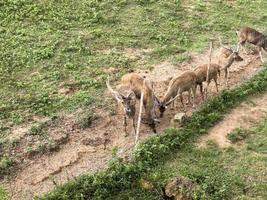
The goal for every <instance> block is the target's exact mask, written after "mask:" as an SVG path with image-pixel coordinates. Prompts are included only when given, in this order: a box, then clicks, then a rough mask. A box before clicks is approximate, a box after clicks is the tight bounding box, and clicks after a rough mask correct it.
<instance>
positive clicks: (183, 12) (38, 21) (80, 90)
mask: <svg viewBox="0 0 267 200" xmlns="http://www.w3.org/2000/svg"><path fill="white" fill-rule="evenodd" d="M0 4H1V8H0V24H1V28H0V32H1V36H2V37H1V39H0V40H1V45H0V111H1V112H0V119H1V124H0V126H1V129H4V128H10V127H11V126H13V125H14V124H21V123H27V122H28V121H31V120H33V116H34V115H39V116H51V115H54V114H57V113H59V112H61V111H73V110H75V109H76V108H79V107H90V106H91V105H92V104H94V105H99V104H101V103H95V102H99V101H98V100H99V99H100V98H102V92H103V89H104V88H105V85H104V81H103V80H105V79H106V77H107V74H106V73H105V72H104V69H105V68H108V67H116V68H118V69H120V74H123V73H125V72H127V71H128V70H130V69H132V68H136V67H138V64H137V60H135V59H132V58H129V57H127V55H126V54H125V52H124V49H125V48H129V47H131V48H138V49H146V48H149V49H152V52H149V53H145V61H146V62H145V65H146V66H147V67H149V65H150V64H152V63H157V62H160V61H162V60H165V59H171V60H172V62H174V63H179V62H182V61H184V60H187V59H188V58H187V57H186V56H185V55H183V53H184V52H185V51H188V50H200V49H202V48H203V47H205V46H207V44H208V41H209V39H210V38H213V39H217V36H221V37H222V38H223V39H224V40H226V41H232V42H235V41H236V37H235V35H234V34H235V33H234V30H235V29H236V28H238V27H240V26H241V25H244V24H247V25H253V27H257V28H261V29H262V28H263V27H264V26H266V25H267V22H266V20H264V19H265V18H266V13H265V11H266V9H267V3H266V1H264V0H257V1H254V2H253V4H251V3H250V2H249V1H234V2H233V1H231V2H226V1H216V2H206V3H205V2H202V1H179V0H171V1H166V0H161V1H153V0H149V1H141V0H134V1H128V0H108V1H100V0H90V1H87V0H86V1H85V0H80V1H73V0H70V1H67V2H65V1H52V0H49V1H34V0H29V1H26V0H16V1H15V0H7V1H3V2H1V3H0ZM244 10H246V12H244ZM255 13H257V15H256V14H255ZM66 86H71V87H74V88H75V93H73V94H72V95H63V94H60V93H59V92H58V91H59V89H60V88H61V87H66Z"/></svg>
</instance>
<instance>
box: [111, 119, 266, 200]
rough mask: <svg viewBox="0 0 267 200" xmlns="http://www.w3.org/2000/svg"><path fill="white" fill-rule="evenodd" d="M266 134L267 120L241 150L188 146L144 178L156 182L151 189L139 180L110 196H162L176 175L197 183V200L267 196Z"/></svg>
mask: <svg viewBox="0 0 267 200" xmlns="http://www.w3.org/2000/svg"><path fill="white" fill-rule="evenodd" d="M238 132H240V131H238ZM266 133H267V119H265V121H263V122H262V123H261V124H259V125H257V127H255V128H253V129H251V135H250V136H248V137H247V138H246V139H245V140H244V144H243V145H242V146H241V148H240V149H234V148H232V147H229V148H227V149H225V150H221V149H220V148H218V147H217V146H215V145H213V144H211V145H209V146H208V147H207V148H202V149H199V148H196V147H194V146H188V147H187V148H185V149H182V150H181V151H179V152H178V153H176V154H174V155H170V156H168V158H167V159H166V160H165V161H166V162H164V163H161V164H160V165H159V166H157V167H156V168H155V169H153V170H152V172H150V173H148V174H146V175H144V176H143V177H142V179H144V180H147V182H149V183H150V184H152V185H153V187H152V188H151V189H145V188H142V186H141V185H140V184H139V183H137V184H136V186H134V187H132V188H131V189H129V190H125V191H122V192H119V194H118V195H115V196H113V197H111V198H110V199H128V198H129V197H134V199H149V200H150V199H151V200H152V199H155V200H156V199H159V198H160V197H162V196H163V192H162V188H164V186H165V185H166V183H168V181H169V180H170V179H171V178H172V177H174V176H184V177H187V178H188V179H190V180H191V181H192V182H193V183H194V184H195V189H194V195H193V197H194V199H218V200H220V199H233V198H234V199H266V197H267V185H266V181H267V175H266V169H267V162H266V151H267V143H266V140H267V137H266ZM252 147H253V148H252Z"/></svg>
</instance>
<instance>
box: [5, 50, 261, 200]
mask: <svg viewBox="0 0 267 200" xmlns="http://www.w3.org/2000/svg"><path fill="white" fill-rule="evenodd" d="M127 51H130V50H129V49H128V50H127ZM134 52H135V50H134V49H132V50H131V51H130V53H131V54H133V55H134ZM138 53H140V51H138ZM207 55H208V52H204V53H203V54H191V55H190V56H191V59H190V61H189V62H188V63H182V64H179V65H172V64H170V63H169V62H167V61H166V62H163V63H160V64H158V65H154V66H153V67H152V70H151V71H145V70H138V71H137V72H138V73H140V74H142V75H145V76H146V77H147V79H148V80H149V81H153V82H154V87H155V91H156V94H157V95H158V96H159V97H160V98H161V97H162V96H163V95H164V92H165V91H166V89H167V82H168V80H169V79H170V78H171V77H173V76H174V75H179V74H180V73H182V72H183V71H184V70H189V69H193V68H194V67H196V66H197V65H199V64H203V63H207V62H208V56H207ZM213 55H214V56H213V57H212V61H213V62H217V61H216V56H215V55H216V51H215V53H214V54H213ZM139 57H142V56H139ZM242 57H243V58H244V61H242V62H239V63H234V64H233V65H232V66H231V69H230V71H231V73H230V80H229V85H230V87H235V86H236V85H238V84H239V83H240V82H242V81H243V80H246V79H248V78H250V77H251V76H252V75H253V74H255V72H256V71H257V70H259V68H260V61H259V58H258V56H257V55H252V54H251V55H242ZM140 63H142V62H140ZM223 76H224V74H222V75H221V77H220V79H219V81H220V86H219V90H222V88H224V85H223ZM209 95H210V96H211V95H216V92H215V87H214V84H213V83H211V84H210V87H209ZM264 99H265V100H266V96H265V97H264ZM253 101H254V100H253ZM255 102H256V104H257V102H258V101H257V100H255ZM196 103H197V105H200V104H201V97H200V94H199V91H197V98H196ZM261 103H262V102H259V105H260V104H261ZM264 105H265V107H266V101H265V104H264ZM186 109H187V112H188V113H191V112H192V111H193V109H192V107H191V106H190V105H187V106H186ZM180 111H181V105H180V103H179V102H178V103H176V106H175V109H168V110H167V111H166V112H165V114H164V118H162V119H161V122H160V124H159V125H158V126H157V132H158V133H160V132H161V131H162V130H164V129H165V128H167V127H170V126H171V122H170V121H171V119H172V118H173V116H174V115H175V113H177V112H180ZM97 112H98V113H97V114H98V116H99V117H98V119H97V120H95V121H93V123H92V125H91V127H90V128H87V129H84V130H82V129H78V128H75V126H74V123H75V119H74V118H73V116H67V117H66V116H65V117H62V119H61V120H60V121H59V122H58V123H57V124H58V125H56V126H54V127H53V128H51V130H50V129H49V130H50V131H52V133H53V135H54V136H55V138H56V139H57V140H58V141H59V143H60V146H59V149H57V151H53V152H51V153H49V154H42V155H38V156H34V157H32V158H31V157H30V158H27V159H25V162H24V164H23V166H22V167H21V169H20V170H19V171H18V173H17V174H16V176H13V177H12V178H10V179H5V180H2V181H1V182H0V183H1V184H3V185H4V186H5V187H6V188H7V189H8V192H9V194H10V195H11V198H12V199H31V198H32V197H33V196H34V195H40V194H43V193H46V192H48V191H49V190H51V189H53V188H54V187H55V183H56V184H59V183H64V182H66V181H67V180H69V179H72V178H73V177H75V176H78V175H80V174H82V173H85V172H95V171H98V170H101V169H103V168H105V167H106V166H107V163H108V161H109V159H110V158H111V153H112V149H113V148H114V147H118V150H119V151H118V152H119V156H122V157H123V156H127V155H129V154H130V152H131V150H132V148H133V146H134V139H135V136H134V134H133V130H131V129H132V128H131V125H130V123H129V126H128V130H129V131H130V132H131V133H130V134H129V136H128V137H124V129H123V124H122V116H121V115H119V114H117V115H111V114H110V113H109V112H108V111H105V110H101V109H100V110H98V111H97ZM233 112H235V111H233ZM236 112H238V113H241V114H242V116H246V115H247V114H246V113H248V112H249V113H251V112H257V110H253V108H251V110H249V111H248V110H247V109H246V107H244V108H243V109H239V110H238V108H237V111H236ZM238 119H239V116H236V120H238ZM225 120H228V121H231V120H232V118H227V117H226V118H225ZM223 123H226V124H223ZM217 126H219V124H218V125H217ZM217 126H216V127H217ZM224 126H227V122H221V127H217V128H218V129H223V127H224ZM216 127H214V128H216ZM19 128H21V130H18V129H17V130H15V131H16V132H17V133H18V134H17V135H18V137H19V139H21V140H23V139H24V137H25V134H24V132H25V131H27V129H26V128H25V127H19ZM216 130H217V129H216ZM229 130H230V129H229ZM211 132H217V131H215V130H211ZM221 134H225V133H221ZM151 135H153V133H152V131H151V129H150V128H149V127H148V126H146V125H144V124H142V125H141V129H140V141H143V140H145V139H146V138H148V137H149V136H151ZM211 135H212V134H211ZM205 137H206V138H205ZM205 137H204V138H203V141H206V140H208V139H210V138H209V137H211V138H213V136H208V137H207V136H205Z"/></svg>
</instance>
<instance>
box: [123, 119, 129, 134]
mask: <svg viewBox="0 0 267 200" xmlns="http://www.w3.org/2000/svg"><path fill="white" fill-rule="evenodd" d="M126 118H127V117H126V115H124V119H123V125H124V132H125V135H124V136H125V137H127V136H128V133H127V119H126Z"/></svg>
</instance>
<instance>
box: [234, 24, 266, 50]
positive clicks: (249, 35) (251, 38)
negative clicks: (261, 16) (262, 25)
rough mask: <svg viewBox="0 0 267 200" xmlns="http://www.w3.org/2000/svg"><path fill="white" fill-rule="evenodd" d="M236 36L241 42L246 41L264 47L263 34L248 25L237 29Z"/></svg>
mask: <svg viewBox="0 0 267 200" xmlns="http://www.w3.org/2000/svg"><path fill="white" fill-rule="evenodd" d="M238 37H239V40H240V42H241V43H242V42H245V41H247V42H249V43H251V44H254V45H256V46H259V47H264V45H265V40H266V38H265V36H264V35H263V34H262V33H260V32H259V31H257V30H255V29H253V28H250V27H242V28H241V29H240V30H239V33H238Z"/></svg>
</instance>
